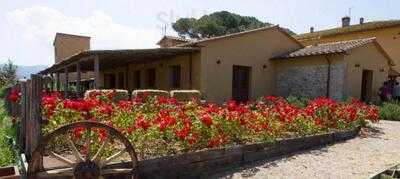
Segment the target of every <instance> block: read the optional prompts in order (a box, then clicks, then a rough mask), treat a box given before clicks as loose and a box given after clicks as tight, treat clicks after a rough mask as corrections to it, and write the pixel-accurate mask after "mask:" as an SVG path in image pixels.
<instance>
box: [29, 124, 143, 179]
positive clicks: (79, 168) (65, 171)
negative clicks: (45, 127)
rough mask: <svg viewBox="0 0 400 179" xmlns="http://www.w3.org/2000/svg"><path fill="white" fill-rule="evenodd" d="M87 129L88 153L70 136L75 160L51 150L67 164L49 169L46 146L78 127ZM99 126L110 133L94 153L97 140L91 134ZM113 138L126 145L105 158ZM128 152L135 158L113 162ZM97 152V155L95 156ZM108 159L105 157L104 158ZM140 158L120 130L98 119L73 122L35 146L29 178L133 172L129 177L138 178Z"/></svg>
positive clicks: (88, 176)
mask: <svg viewBox="0 0 400 179" xmlns="http://www.w3.org/2000/svg"><path fill="white" fill-rule="evenodd" d="M78 128H79V129H82V128H84V129H86V131H87V133H88V135H86V138H84V141H83V143H84V145H85V146H87V147H88V148H89V150H87V151H88V152H86V153H87V154H85V155H82V154H81V152H79V150H78V149H77V146H76V145H75V144H74V142H73V141H72V140H71V138H70V136H67V137H66V141H64V142H66V143H67V144H68V148H69V150H71V153H72V156H73V157H74V158H75V160H71V159H69V158H67V157H64V156H62V155H61V154H57V153H55V152H53V151H50V152H49V154H50V155H51V156H52V157H53V158H55V159H57V160H58V161H60V162H62V163H63V164H65V165H67V166H66V167H61V168H55V169H54V168H50V169H49V168H47V169H46V168H45V167H44V166H43V157H44V156H45V154H46V153H45V150H46V148H45V147H46V146H48V145H49V143H50V142H51V141H53V140H56V138H57V137H58V136H63V135H68V133H69V132H71V131H72V130H75V129H78ZM95 129H101V130H103V131H105V132H106V134H107V135H106V136H107V137H106V138H105V140H102V142H101V145H98V146H99V147H98V150H97V152H92V151H91V150H90V149H91V148H90V147H91V146H92V145H93V144H92V143H93V141H94V139H92V138H93V137H92V136H93V135H91V131H92V130H95ZM111 139H116V140H119V141H120V142H121V145H123V146H122V147H123V148H122V149H120V150H119V151H117V152H114V151H113V152H112V153H114V154H112V155H111V156H109V157H107V158H104V157H103V153H104V151H105V150H106V146H107V145H110V146H112V145H111V144H109V143H110V140H111ZM124 153H125V154H126V153H127V154H128V155H129V158H130V160H131V161H129V162H124V163H122V164H115V165H109V164H110V162H112V161H114V160H115V159H116V158H118V157H120V156H121V155H122V154H124ZM92 154H94V155H92ZM102 157H103V158H104V159H103V158H102ZM137 168H138V160H137V156H136V153H135V150H134V148H133V146H132V144H131V143H130V142H129V140H128V139H127V138H126V137H125V136H124V135H123V134H121V133H120V132H119V131H117V130H116V129H114V128H112V127H110V126H108V125H105V124H102V123H97V122H90V121H82V122H76V123H71V124H68V125H65V126H62V127H60V128H58V129H57V130H55V131H54V132H52V133H50V134H48V135H46V136H45V137H44V138H43V141H42V143H41V144H39V146H38V147H37V148H36V149H35V151H34V152H33V154H32V158H31V161H30V162H29V165H28V177H29V178H54V177H70V178H104V176H109V175H116V174H124V175H129V176H130V177H129V178H137Z"/></svg>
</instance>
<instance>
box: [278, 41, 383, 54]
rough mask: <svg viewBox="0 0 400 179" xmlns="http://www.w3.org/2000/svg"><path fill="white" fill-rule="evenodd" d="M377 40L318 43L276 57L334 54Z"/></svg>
mask: <svg viewBox="0 0 400 179" xmlns="http://www.w3.org/2000/svg"><path fill="white" fill-rule="evenodd" d="M374 41H375V38H365V39H356V40H348V41H339V42H332V43H325V44H318V45H312V46H307V47H304V48H302V49H299V50H296V51H294V52H291V53H288V54H284V55H280V56H278V57H275V58H274V59H278V58H279V59H282V58H295V57H304V56H313V55H324V54H332V53H344V52H347V51H348V50H350V49H353V48H357V47H360V46H363V45H365V44H368V43H372V42H374Z"/></svg>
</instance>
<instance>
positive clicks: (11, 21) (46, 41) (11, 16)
mask: <svg viewBox="0 0 400 179" xmlns="http://www.w3.org/2000/svg"><path fill="white" fill-rule="evenodd" d="M6 20H7V22H8V25H9V27H10V32H12V33H13V35H14V36H13V38H11V39H12V40H13V41H14V42H13V43H18V44H17V45H16V48H18V50H17V51H16V52H18V54H16V56H17V59H16V63H17V64H27V65H34V64H52V63H53V61H54V59H53V57H54V54H53V52H54V51H53V46H52V42H53V39H54V35H55V33H56V32H63V33H71V34H80V35H87V36H91V37H92V41H91V47H92V49H125V48H151V47H155V46H156V45H155V43H156V42H157V40H159V38H160V32H159V30H158V29H136V28H133V27H130V26H127V25H124V24H120V23H117V22H115V21H114V20H113V18H112V17H111V16H109V15H108V14H106V13H105V12H103V11H100V10H95V11H93V12H92V13H91V15H90V16H88V17H70V16H66V15H65V14H63V13H62V12H60V11H58V10H55V9H52V8H48V7H41V6H34V7H30V8H25V9H16V10H13V11H10V12H7V13H6Z"/></svg>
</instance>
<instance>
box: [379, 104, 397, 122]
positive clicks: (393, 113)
mask: <svg viewBox="0 0 400 179" xmlns="http://www.w3.org/2000/svg"><path fill="white" fill-rule="evenodd" d="M379 116H380V117H381V119H384V120H395V121H400V103H399V102H385V103H383V105H382V106H381V109H380V110H379Z"/></svg>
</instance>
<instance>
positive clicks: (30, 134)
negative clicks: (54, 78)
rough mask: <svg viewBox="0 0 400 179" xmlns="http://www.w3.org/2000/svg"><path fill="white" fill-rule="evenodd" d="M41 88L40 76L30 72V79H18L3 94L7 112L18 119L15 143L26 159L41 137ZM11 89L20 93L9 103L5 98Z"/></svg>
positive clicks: (42, 87) (42, 86)
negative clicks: (17, 98) (18, 97)
mask: <svg viewBox="0 0 400 179" xmlns="http://www.w3.org/2000/svg"><path fill="white" fill-rule="evenodd" d="M43 89H44V85H43V79H42V76H41V75H37V74H32V75H31V79H30V80H26V81H19V82H18V83H17V84H16V85H14V86H12V87H10V88H8V89H6V90H5V94H4V96H5V99H6V100H5V107H6V109H7V111H8V113H9V114H10V115H11V116H13V117H17V118H18V119H19V122H20V123H19V125H18V129H17V131H18V136H17V138H18V141H17V144H18V147H19V149H20V150H21V151H20V152H21V153H25V155H26V157H27V159H28V160H29V159H30V156H31V154H32V152H33V151H34V149H35V148H36V146H37V145H38V144H39V143H40V141H41V138H42V130H41V129H42V127H41V125H42V112H41V99H42V97H41V95H42V92H43ZM12 90H18V91H19V92H20V94H21V96H20V100H19V102H18V103H11V102H10V101H9V100H8V99H7V97H8V96H9V94H10V93H11V91H12Z"/></svg>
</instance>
